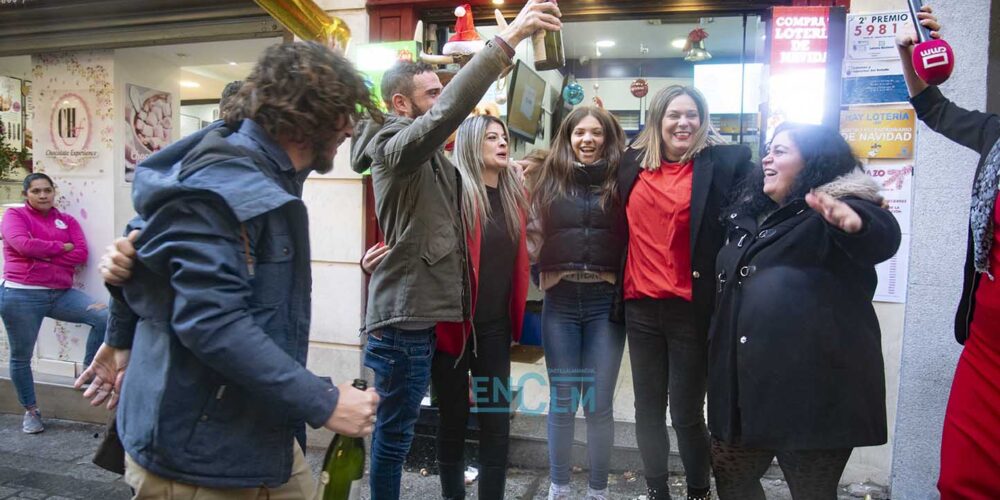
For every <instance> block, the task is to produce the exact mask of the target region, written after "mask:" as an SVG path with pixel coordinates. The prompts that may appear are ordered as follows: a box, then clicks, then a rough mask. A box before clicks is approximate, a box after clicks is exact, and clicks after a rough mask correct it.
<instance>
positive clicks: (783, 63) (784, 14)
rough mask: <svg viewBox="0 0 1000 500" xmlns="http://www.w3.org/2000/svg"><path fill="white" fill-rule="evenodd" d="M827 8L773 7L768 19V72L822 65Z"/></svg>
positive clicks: (828, 11)
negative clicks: (769, 42)
mask: <svg viewBox="0 0 1000 500" xmlns="http://www.w3.org/2000/svg"><path fill="white" fill-rule="evenodd" d="M829 25H830V9H829V7H775V8H774V12H773V21H772V22H771V74H778V73H782V72H784V71H788V70H801V69H808V68H824V69H825V68H826V57H827V56H826V49H827V38H828V34H829V33H828V27H829Z"/></svg>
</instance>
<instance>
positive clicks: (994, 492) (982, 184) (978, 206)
mask: <svg viewBox="0 0 1000 500" xmlns="http://www.w3.org/2000/svg"><path fill="white" fill-rule="evenodd" d="M918 17H919V18H920V19H921V24H923V25H924V26H926V27H928V28H930V29H931V30H933V31H932V33H931V36H932V37H934V38H938V36H939V35H938V34H937V31H938V30H940V29H941V27H940V24H938V22H937V20H936V19H935V18H934V16H933V15H932V14H931V9H930V7H926V6H925V7H924V12H922V13H920V14H919V15H918ZM915 42H916V40H914V38H913V37H912V36H902V37H899V38H898V39H897V45H898V48H899V53H900V59H902V62H903V74H904V76H905V77H906V84H907V87H909V90H910V96H911V97H910V102H911V103H912V104H913V107H914V109H916V111H917V117H919V118H920V120H921V121H923V122H924V123H925V124H927V126H928V127H930V128H931V129H933V130H934V131H936V132H938V133H940V134H942V135H944V136H945V137H948V138H949V139H951V140H953V141H955V142H957V143H959V144H961V145H963V146H965V147H968V148H971V149H973V150H974V151H976V152H979V153H980V154H981V157H980V160H979V166H978V168H977V169H976V177H975V180H974V182H973V191H972V204H971V206H972V210H971V213H970V216H969V244H968V254H967V257H966V264H965V283H964V293H963V294H962V300H961V302H960V303H959V306H958V314H957V315H956V318H955V338H956V339H957V340H958V342H959V343H960V344H964V345H965V349H963V350H962V356H961V358H959V361H958V367H957V368H956V370H955V379H954V381H953V382H952V386H951V396H950V397H949V399H948V409H947V411H946V412H945V417H944V433H943V435H942V438H941V477H940V479H939V480H938V490H940V492H941V498H942V499H943V500H949V499H959V498H961V499H994V498H1000V472H998V470H1000V383H998V382H997V381H1000V281H998V279H997V275H998V273H1000V203H997V190H998V184H1000V116H998V115H996V114H990V113H982V112H979V111H969V110H966V109H962V108H960V107H958V106H956V105H955V104H954V103H952V102H951V101H949V100H948V99H947V98H945V97H944V95H942V94H941V91H940V90H938V88H937V87H934V86H928V85H927V84H926V83H924V82H923V81H922V80H920V78H918V77H917V75H916V73H915V72H914V71H913V66H912V63H911V53H912V51H913V48H912V47H913V44H914V43H915Z"/></svg>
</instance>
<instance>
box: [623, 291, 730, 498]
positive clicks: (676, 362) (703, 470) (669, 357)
mask: <svg viewBox="0 0 1000 500" xmlns="http://www.w3.org/2000/svg"><path fill="white" fill-rule="evenodd" d="M625 328H626V331H627V335H628V348H629V359H630V360H631V363H632V385H633V388H634V389H635V427H636V439H637V440H638V442H639V453H640V454H641V455H642V464H643V467H644V468H645V472H646V477H647V478H664V477H665V476H666V475H667V474H668V473H669V469H668V468H667V460H668V459H669V457H670V436H669V435H668V434H667V422H666V418H667V399H668V395H669V400H670V421H671V423H672V424H673V427H674V430H675V431H676V432H677V447H678V448H679V449H680V454H681V462H683V463H684V472H685V474H686V475H687V485H688V489H693V490H702V489H707V488H708V487H709V474H710V473H711V462H710V461H711V458H710V448H709V440H708V429H707V427H706V426H705V412H704V407H705V391H706V387H707V383H708V382H707V377H708V347H707V339H706V338H705V337H704V336H703V335H699V334H698V332H697V329H696V328H695V321H694V308H693V307H692V305H691V303H690V302H688V301H686V300H683V299H636V300H628V301H626V302H625Z"/></svg>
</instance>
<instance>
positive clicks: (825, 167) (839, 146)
mask: <svg viewBox="0 0 1000 500" xmlns="http://www.w3.org/2000/svg"><path fill="white" fill-rule="evenodd" d="M782 132H788V136H789V137H790V138H791V140H792V142H794V143H795V146H796V147H797V148H798V150H799V154H801V155H802V161H803V166H802V171H800V172H799V175H798V176H797V177H796V178H795V183H794V184H793V185H792V189H791V191H789V192H788V195H787V196H786V197H785V200H784V204H786V205H787V204H788V203H790V202H792V201H794V200H799V199H802V198H805V196H806V194H808V193H809V191H812V190H813V189H815V188H818V187H820V186H822V185H824V184H827V183H829V182H830V181H832V180H834V179H836V178H837V177H840V176H842V175H845V174H849V173H851V172H853V171H854V170H855V169H858V168H860V166H861V163H860V162H858V159H857V158H855V156H854V153H852V152H851V146H850V145H848V144H847V141H845V140H844V138H843V137H842V136H841V135H840V133H839V132H837V131H836V130H833V129H831V128H828V127H823V126H820V125H806V124H801V123H788V122H786V123H782V124H781V125H779V126H778V128H777V129H776V130H775V131H774V136H775V137H777V136H778V134H780V133H782ZM778 208H780V207H779V205H778V204H777V203H775V202H774V201H773V200H771V198H770V197H768V196H767V195H766V194H764V170H763V169H762V168H755V169H753V170H752V171H751V172H750V174H749V175H747V177H746V180H745V181H743V186H742V188H741V189H740V194H739V195H738V196H737V197H736V199H735V200H734V202H733V204H732V205H730V207H729V208H728V210H727V212H740V213H742V214H745V215H750V216H758V215H760V214H763V213H767V212H771V211H774V210H776V209H778Z"/></svg>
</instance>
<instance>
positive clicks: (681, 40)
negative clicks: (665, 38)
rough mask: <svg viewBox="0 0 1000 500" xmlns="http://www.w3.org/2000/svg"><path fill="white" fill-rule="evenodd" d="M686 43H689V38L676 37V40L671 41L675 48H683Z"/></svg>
mask: <svg viewBox="0 0 1000 500" xmlns="http://www.w3.org/2000/svg"><path fill="white" fill-rule="evenodd" d="M685 43H687V39H685V38H676V39H674V41H672V42H670V46H671V47H673V48H675V49H683V48H684V44H685Z"/></svg>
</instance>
